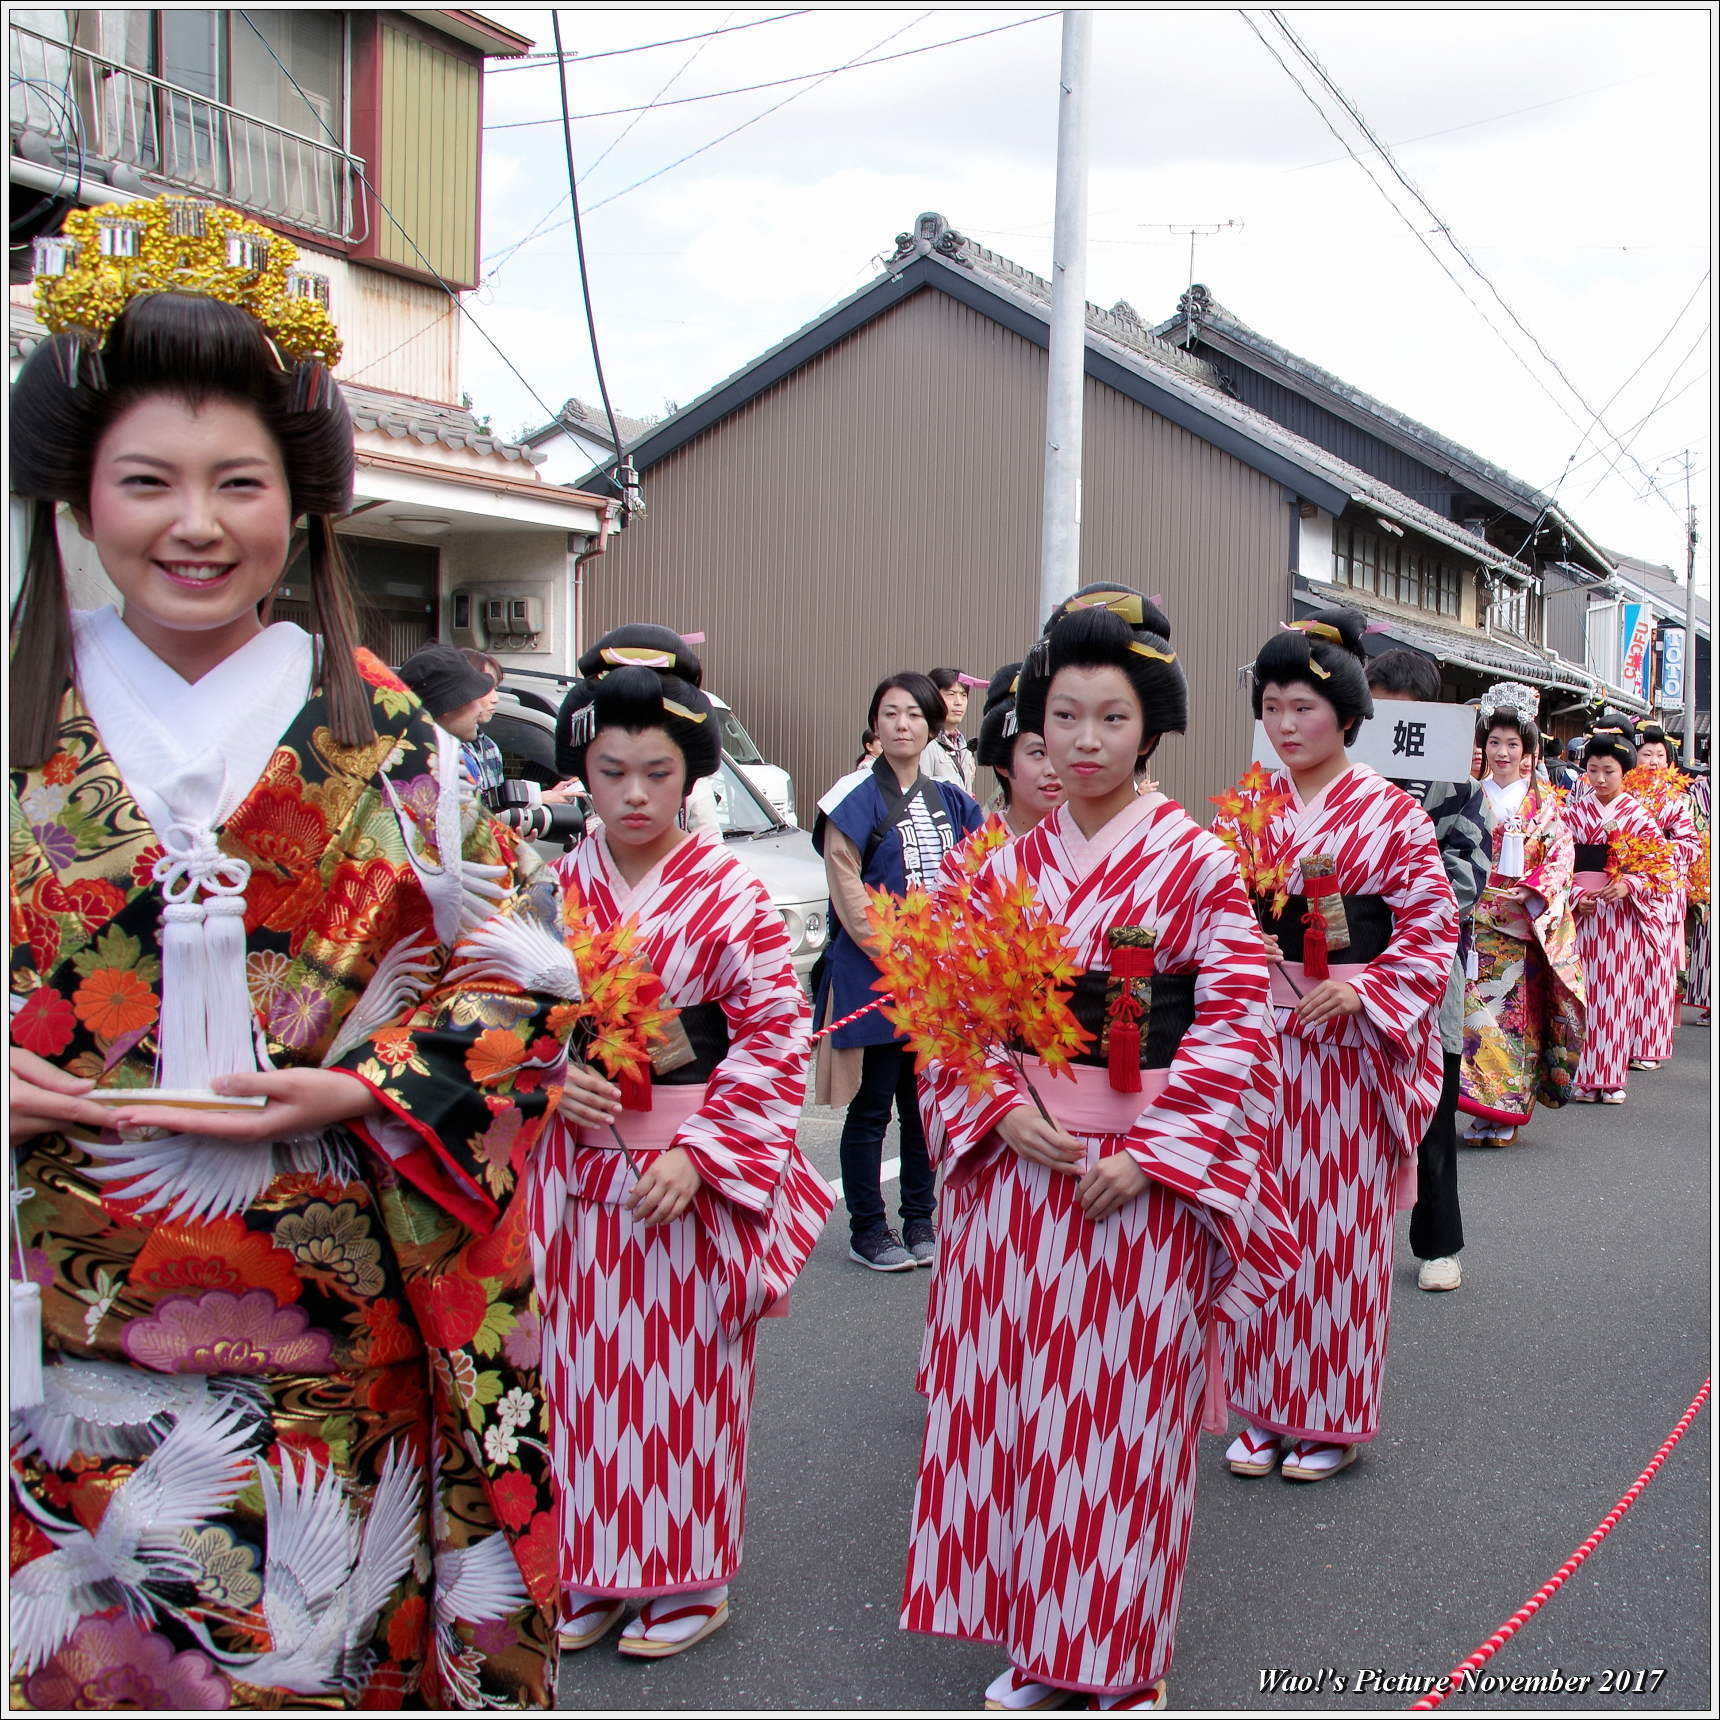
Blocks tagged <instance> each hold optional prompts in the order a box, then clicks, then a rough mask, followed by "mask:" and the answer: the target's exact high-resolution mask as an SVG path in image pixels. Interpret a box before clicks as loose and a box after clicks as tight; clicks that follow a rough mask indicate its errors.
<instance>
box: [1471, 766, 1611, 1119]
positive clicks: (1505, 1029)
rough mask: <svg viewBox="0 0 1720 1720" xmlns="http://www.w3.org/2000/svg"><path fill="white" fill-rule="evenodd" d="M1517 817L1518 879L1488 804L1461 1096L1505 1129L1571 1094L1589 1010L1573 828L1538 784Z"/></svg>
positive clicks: (1501, 829)
mask: <svg viewBox="0 0 1720 1720" xmlns="http://www.w3.org/2000/svg"><path fill="white" fill-rule="evenodd" d="M1518 816H1519V817H1520V818H1521V820H1522V822H1523V824H1524V825H1525V826H1526V827H1527V828H1526V831H1525V834H1524V836H1523V868H1524V869H1523V875H1522V877H1521V878H1511V877H1508V876H1506V875H1505V873H1504V872H1503V871H1501V869H1500V852H1501V849H1502V847H1503V844H1504V838H1505V827H1504V823H1503V821H1502V820H1499V819H1497V818H1496V817H1495V815H1494V814H1493V812H1492V810H1491V803H1489V810H1488V813H1487V822H1488V827H1489V830H1490V833H1491V837H1492V851H1493V874H1492V876H1493V882H1492V885H1491V887H1490V888H1489V889H1488V890H1486V891H1485V892H1484V893H1483V895H1482V897H1481V899H1480V901H1479V902H1477V903H1476V906H1475V915H1474V920H1473V937H1474V949H1475V972H1474V973H1473V974H1472V975H1471V976H1470V978H1469V980H1468V983H1467V984H1466V986H1465V988H1464V1019H1463V1075H1462V1087H1461V1088H1460V1090H1459V1098H1458V1105H1459V1107H1460V1108H1461V1109H1462V1110H1463V1111H1464V1112H1466V1113H1467V1114H1468V1115H1470V1116H1472V1117H1476V1118H1480V1119H1482V1121H1483V1122H1484V1123H1485V1124H1489V1125H1503V1126H1504V1127H1507V1128H1517V1127H1520V1126H1521V1125H1522V1124H1524V1123H1526V1122H1528V1120H1529V1115H1530V1113H1531V1112H1532V1111H1533V1110H1534V1108H1535V1103H1536V1101H1537V1100H1539V1101H1540V1103H1541V1104H1543V1105H1546V1106H1548V1107H1550V1108H1554V1109H1556V1108H1557V1107H1558V1106H1561V1105H1563V1104H1564V1103H1565V1102H1566V1101H1567V1100H1568V1099H1569V1098H1570V1096H1571V1090H1572V1083H1573V1082H1574V1080H1575V1078H1576V1073H1577V1064H1578V1063H1579V1062H1580V1061H1581V1058H1582V1054H1583V1032H1584V1027H1585V1020H1586V1015H1587V1007H1586V1003H1585V992H1584V985H1583V970H1582V964H1581V962H1580V961H1579V960H1578V958H1577V923H1576V919H1575V917H1574V916H1573V914H1572V912H1571V866H1572V862H1573V859H1574V856H1575V847H1574V845H1573V843H1572V841H1571V834H1570V831H1569V830H1567V829H1566V827H1565V821H1564V819H1563V818H1562V817H1561V816H1560V813H1559V809H1558V805H1557V803H1556V802H1555V800H1554V798H1553V796H1552V795H1550V794H1549V793H1548V792H1547V790H1546V789H1544V788H1542V787H1541V786H1540V785H1539V784H1538V783H1537V784H1535V785H1534V786H1532V787H1531V788H1530V790H1529V792H1528V794H1527V796H1526V797H1525V799H1524V801H1523V804H1522V806H1521V808H1520V809H1519V813H1518ZM1517 888H1520V889H1522V890H1524V891H1526V892H1528V899H1527V900H1525V901H1522V902H1516V901H1511V900H1509V899H1508V898H1507V896H1506V895H1505V892H1506V891H1508V890H1511V889H1517ZM1473 1132H1474V1131H1473V1130H1472V1133H1473Z"/></svg>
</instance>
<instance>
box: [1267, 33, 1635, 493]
mask: <svg viewBox="0 0 1720 1720" xmlns="http://www.w3.org/2000/svg"><path fill="white" fill-rule="evenodd" d="M1268 16H1270V17H1271V19H1272V21H1273V23H1275V24H1276V25H1277V26H1278V28H1279V30H1280V31H1281V32H1282V33H1283V35H1284V37H1285V39H1286V40H1287V41H1288V42H1289V43H1290V45H1291V46H1292V47H1293V48H1294V49H1295V50H1296V52H1297V53H1298V54H1300V55H1301V56H1302V58H1303V59H1304V60H1305V61H1307V63H1308V64H1309V66H1311V67H1312V68H1313V71H1314V73H1315V75H1316V76H1317V77H1318V78H1319V79H1320V81H1321V83H1322V84H1324V85H1325V87H1326V88H1327V89H1328V90H1330V91H1331V93H1332V95H1333V96H1334V97H1335V98H1336V100H1337V101H1338V102H1339V103H1340V104H1341V105H1342V107H1343V109H1344V111H1345V112H1346V113H1347V114H1348V115H1349V116H1350V118H1351V119H1352V120H1354V121H1355V123H1356V125H1357V126H1358V127H1360V129H1361V132H1362V135H1363V136H1364V137H1365V138H1366V139H1367V140H1368V142H1369V143H1370V144H1372V145H1373V147H1374V148H1375V150H1377V151H1378V152H1379V156H1380V159H1381V160H1382V161H1384V162H1385V164H1386V166H1387V167H1388V168H1390V169H1391V172H1392V175H1393V177H1394V178H1395V179H1396V180H1397V181H1398V183H1399V184H1400V185H1402V186H1403V188H1404V190H1406V191H1407V192H1408V193H1409V194H1410V196H1411V197H1413V198H1414V199H1415V201H1416V202H1417V203H1418V204H1419V205H1420V206H1421V208H1422V209H1423V210H1424V211H1425V212H1426V213H1427V215H1428V217H1429V219H1430V220H1432V221H1433V223H1434V225H1435V227H1436V228H1437V229H1438V231H1439V232H1440V233H1441V234H1443V235H1444V237H1445V242H1446V243H1447V244H1448V245H1450V247H1451V248H1452V250H1454V251H1455V252H1456V253H1457V254H1458V256H1459V257H1461V258H1462V259H1463V261H1464V263H1465V264H1466V265H1467V266H1468V267H1469V269H1470V271H1471V272H1472V273H1473V274H1474V275H1475V277H1476V279H1477V280H1479V281H1480V282H1481V284H1482V285H1483V286H1484V287H1486V289H1487V290H1488V292H1490V293H1491V294H1492V295H1493V297H1494V299H1495V300H1496V301H1497V303H1498V305H1499V308H1500V309H1501V310H1503V311H1504V313H1505V314H1506V316H1507V317H1509V318H1510V319H1511V322H1512V324H1513V325H1514V326H1515V327H1516V328H1517V329H1518V330H1519V331H1520V332H1521V333H1522V335H1523V336H1524V338H1525V339H1526V340H1527V341H1528V342H1529V344H1530V345H1531V346H1532V347H1534V349H1535V351H1536V352H1537V353H1539V354H1540V356H1541V358H1542V360H1543V361H1544V362H1545V363H1546V364H1547V365H1548V366H1549V368H1550V369H1551V370H1552V372H1553V374H1554V375H1555V376H1557V377H1558V379H1559V380H1560V381H1561V382H1562V383H1563V384H1564V385H1565V387H1566V388H1568V389H1569V390H1570V392H1571V396H1572V398H1573V399H1575V400H1576V402H1577V404H1578V405H1579V406H1581V407H1582V409H1583V410H1584V411H1585V412H1588V413H1589V414H1590V415H1591V419H1592V424H1591V428H1592V427H1593V424H1598V425H1599V426H1600V428H1601V429H1603V430H1605V429H1606V428H1607V426H1606V423H1605V421H1604V419H1603V418H1602V417H1601V414H1600V412H1598V411H1596V410H1595V409H1594V408H1592V407H1591V406H1590V405H1589V403H1588V400H1587V399H1586V398H1585V396H1584V395H1583V392H1582V390H1581V389H1579V388H1578V387H1577V385H1576V384H1575V383H1574V382H1573V381H1572V380H1571V378H1570V377H1569V375H1568V374H1567V373H1566V371H1565V368H1564V366H1563V365H1561V364H1560V363H1559V361H1558V360H1557V359H1556V358H1554V357H1553V355H1552V354H1551V353H1550V352H1549V351H1548V350H1547V348H1546V347H1545V346H1544V345H1543V344H1542V343H1541V341H1540V340H1539V339H1538V338H1537V336H1536V335H1535V333H1534V331H1533V330H1532V329H1531V328H1530V327H1529V326H1528V324H1527V323H1525V322H1524V321H1523V319H1522V318H1521V317H1520V316H1518V314H1517V312H1516V311H1515V310H1514V309H1513V308H1512V307H1511V305H1510V304H1509V303H1508V302H1507V300H1506V298H1505V295H1504V294H1503V293H1501V292H1500V291H1499V289H1498V287H1496V286H1495V285H1494V284H1493V281H1492V279H1491V278H1490V277H1489V275H1488V274H1487V272H1486V270H1484V269H1483V268H1482V267H1481V265H1480V264H1479V263H1478V262H1476V260H1475V258H1474V257H1473V256H1471V255H1470V253H1469V252H1468V250H1467V249H1465V247H1464V246H1463V245H1462V244H1460V243H1459V242H1458V238H1457V235H1456V233H1454V232H1453V231H1452V227H1451V224H1450V222H1448V221H1446V220H1445V219H1443V218H1442V217H1441V216H1440V215H1439V213H1438V212H1437V211H1436V210H1435V209H1434V207H1433V205H1432V204H1431V203H1429V202H1428V200H1427V198H1426V197H1425V196H1423V195H1422V192H1421V189H1420V187H1418V186H1417V185H1415V184H1414V183H1413V182H1412V181H1411V180H1410V179H1409V177H1408V176H1407V175H1406V174H1405V173H1404V171H1403V169H1402V168H1401V167H1399V166H1398V164H1397V161H1396V158H1395V157H1394V156H1393V155H1392V153H1391V150H1390V149H1389V148H1387V146H1386V145H1385V144H1384V143H1383V142H1382V141H1381V140H1380V138H1379V137H1378V136H1377V135H1376V134H1375V132H1374V130H1373V128H1372V127H1371V126H1370V125H1369V124H1368V122H1367V121H1366V120H1365V119H1364V118H1363V117H1362V114H1361V112H1360V110H1359V109H1358V108H1357V107H1356V105H1355V103H1354V102H1352V101H1351V100H1350V98H1349V97H1348V96H1346V95H1345V94H1344V92H1343V91H1342V90H1341V89H1340V88H1339V87H1338V85H1337V84H1336V82H1334V80H1333V79H1332V77H1331V74H1330V73H1328V72H1327V70H1326V68H1325V67H1324V66H1323V65H1321V64H1320V62H1319V60H1318V59H1317V58H1316V57H1315V55H1314V53H1313V52H1312V50H1310V49H1309V48H1308V47H1307V45H1306V44H1305V43H1304V42H1303V41H1302V39H1301V38H1300V37H1299V36H1298V35H1297V34H1296V32H1295V31H1294V30H1292V29H1291V28H1290V26H1289V24H1287V23H1286V22H1285V20H1284V15H1283V13H1281V12H1278V11H1271V12H1269V13H1268ZM1607 433H1608V435H1609V436H1610V435H1611V432H1610V431H1608V432H1607ZM1584 434H1585V436H1586V435H1587V434H1588V431H1587V430H1585V431H1584ZM1625 457H1626V458H1627V459H1629V460H1630V462H1631V464H1632V465H1634V466H1636V468H1637V470H1638V471H1639V472H1642V474H1643V476H1644V477H1645V478H1647V476H1648V474H1647V473H1646V472H1644V471H1643V468H1642V466H1641V464H1640V462H1638V461H1637V460H1636V458H1635V456H1634V455H1632V454H1630V453H1629V452H1628V450H1626V451H1625Z"/></svg>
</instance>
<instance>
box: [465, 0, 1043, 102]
mask: <svg viewBox="0 0 1720 1720" xmlns="http://www.w3.org/2000/svg"><path fill="white" fill-rule="evenodd" d="M1059 15H1060V14H1058V13H1056V12H1036V13H1035V14H1034V15H1033V16H1032V17H1031V18H1017V19H1016V20H1015V21H1014V22H1013V23H1010V24H996V25H994V26H993V27H992V28H991V29H989V30H974V31H972V32H971V33H970V34H968V35H966V36H951V37H950V38H949V40H948V41H946V42H928V43H927V44H926V45H925V46H924V47H923V48H904V49H903V50H902V51H901V53H899V54H885V55H883V56H882V57H881V58H879V59H876V60H867V61H866V62H865V64H866V65H867V66H886V65H888V64H889V63H890V62H891V61H892V60H907V59H911V58H912V57H913V56H914V55H915V54H930V53H934V52H935V51H936V50H937V49H939V48H953V47H955V46H956V45H957V44H958V43H960V42H977V41H978V40H979V39H980V38H981V37H982V36H1000V35H1002V34H1003V32H1004V31H1005V30H1019V29H1020V28H1021V27H1022V25H1024V24H1038V23H1040V22H1042V21H1043V20H1044V19H1046V18H1056V17H1058V16H1059ZM931 16H932V14H931V13H930V12H928V13H926V14H925V18H929V17H931ZM925 18H920V19H916V20H915V22H916V23H924V22H925ZM901 33H902V32H901V31H900V30H898V31H896V32H895V33H894V35H895V36H899V35H901ZM893 39H894V36H886V37H885V38H884V40H885V41H886V42H888V41H892V40H893ZM857 64H858V61H857V60H849V61H847V62H846V63H845V64H843V65H840V66H832V67H830V68H829V70H827V71H823V72H796V73H795V75H794V76H793V77H791V78H772V79H770V80H769V82H767V83H762V84H742V85H740V86H739V87H738V88H736V89H732V90H711V91H709V92H708V93H707V94H705V95H702V96H677V97H676V98H675V100H674V101H672V102H664V103H662V104H661V105H662V106H663V107H684V106H686V105H687V104H688V103H689V102H714V101H720V100H721V99H722V98H723V97H724V96H745V95H753V94H756V93H757V92H758V91H759V90H775V89H780V88H781V87H782V86H783V85H784V84H798V83H801V82H802V81H804V80H805V79H807V78H817V79H818V80H819V81H820V82H823V80H824V79H826V78H833V77H835V76H836V74H837V73H838V72H848V71H852V70H854V69H855V66H856V65H857ZM650 105H652V104H647V106H650ZM644 111H645V109H644V108H636V107H621V108H602V109H600V110H598V111H597V112H595V113H577V114H575V115H574V116H573V117H574V118H575V119H577V120H587V119H617V118H619V117H620V116H621V115H622V114H629V113H642V112H644ZM556 123H557V122H556V121H555V120H554V119H510V120H503V121H501V122H499V123H498V124H496V125H487V126H485V127H484V130H485V131H524V130H527V129H528V128H530V127H532V126H539V125H555V124H556Z"/></svg>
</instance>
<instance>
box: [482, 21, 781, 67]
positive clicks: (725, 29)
mask: <svg viewBox="0 0 1720 1720" xmlns="http://www.w3.org/2000/svg"><path fill="white" fill-rule="evenodd" d="M811 10H812V8H811V7H810V6H803V7H801V9H800V10H799V11H798V12H777V13H775V14H774V15H772V16H771V17H769V18H754V19H752V20H751V21H750V22H748V23H745V24H724V25H723V26H722V27H721V28H720V29H716V30H701V31H699V33H698V34H697V35H695V36H670V37H668V38H667V39H666V40H665V41H661V42H640V43H639V44H638V45H637V46H635V47H632V48H600V49H599V50H598V51H597V52H596V53H595V54H580V53H573V54H559V53H552V54H521V55H520V56H519V57H518V58H517V59H512V60H509V61H508V63H507V64H506V65H505V66H489V67H486V68H485V75H486V76H487V77H492V78H493V77H495V76H496V74H497V73H498V72H533V71H536V70H537V69H538V67H539V66H547V65H549V64H551V63H552V62H553V61H556V60H563V61H567V60H575V61H577V62H578V63H579V64H580V65H587V64H589V63H590V62H591V61H592V60H613V59H614V58H616V56H617V55H620V54H644V53H649V52H650V50H651V49H652V48H675V47H679V46H680V45H681V43H683V42H708V41H710V40H711V38H712V37H714V36H728V35H732V34H733V33H734V32H735V31H736V30H756V29H757V28H758V27H759V25H760V24H780V23H781V22H782V21H783V20H784V19H785V18H804V17H806V15H807V14H808V13H809V12H810V11H811ZM729 16H730V17H731V18H732V17H733V16H734V14H733V13H732V12H731V13H730V14H729Z"/></svg>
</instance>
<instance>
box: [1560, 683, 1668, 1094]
mask: <svg viewBox="0 0 1720 1720" xmlns="http://www.w3.org/2000/svg"><path fill="white" fill-rule="evenodd" d="M1625 720H1628V719H1620V720H1611V719H1609V718H1608V717H1603V718H1602V720H1601V722H1600V723H1599V724H1597V726H1596V727H1595V729H1594V731H1593V732H1592V733H1591V734H1590V736H1589V739H1588V744H1587V745H1586V746H1585V747H1584V748H1583V777H1584V784H1585V787H1586V788H1587V790H1588V792H1587V793H1585V794H1573V795H1572V796H1571V798H1570V801H1569V802H1568V803H1567V805H1566V807H1565V824H1566V826H1567V827H1568V828H1569V830H1570V832H1571V840H1572V841H1573V842H1574V843H1575V844H1576V849H1577V852H1576V871H1575V876H1574V877H1573V879H1572V897H1573V904H1574V908H1575V912H1576V916H1577V954H1578V955H1579V956H1580V957H1581V959H1582V964H1583V978H1584V980H1585V982H1586V984H1587V987H1588V996H1589V1020H1588V1034H1587V1037H1586V1038H1585V1039H1584V1041H1583V1060H1582V1062H1581V1063H1579V1064H1578V1065H1577V1090H1576V1092H1575V1093H1574V1094H1573V1095H1572V1097H1573V1098H1575V1099H1576V1100H1578V1101H1579V1102H1580V1103H1583V1104H1591V1105H1592V1104H1594V1103H1595V1102H1596V1101H1597V1100H1598V1101H1599V1102H1600V1103H1602V1104H1606V1105H1622V1104H1623V1103H1624V1100H1625V1082H1626V1080H1627V1079H1628V1076H1627V1073H1626V1071H1627V1070H1628V1069H1629V1068H1630V1064H1631V1058H1632V1057H1633V1056H1634V1055H1635V1051H1636V1047H1637V1045H1638V1044H1639V1043H1640V1034H1641V1031H1642V1028H1641V1023H1642V1020H1643V1018H1644V1017H1645V1016H1646V1015H1647V1014H1648V1013H1649V1012H1650V1011H1651V1010H1652V1009H1654V1008H1655V1007H1656V1006H1657V1004H1658V1003H1659V1001H1660V1000H1659V998H1658V997H1657V996H1656V995H1655V993H1654V991H1653V989H1652V987H1653V985H1654V981H1655V977H1656V971H1657V970H1656V968H1655V965H1654V962H1653V960H1652V957H1651V952H1652V951H1653V949H1654V947H1655V943H1654V940H1655V938H1656V937H1657V936H1658V935H1659V926H1660V915H1659V910H1658V908H1657V907H1656V905H1655V902H1654V900H1653V897H1654V894H1655V891H1654V889H1653V886H1652V883H1651V881H1650V880H1649V879H1648V878H1646V877H1643V876H1640V875H1636V874H1633V873H1630V872H1619V873H1618V874H1617V875H1616V876H1613V877H1610V878H1609V877H1608V875H1607V845H1608V843H1609V842H1610V840H1611V839H1612V838H1613V837H1614V836H1615V835H1629V836H1635V837H1638V838H1652V837H1657V836H1659V834H1660V828H1659V826H1658V825H1657V824H1656V823H1655V821H1654V819H1653V818H1651V817H1650V816H1649V814H1648V812H1647V811H1646V810H1645V809H1644V808H1643V807H1642V806H1641V805H1640V804H1638V802H1637V800H1636V799H1635V797H1634V796H1633V795H1631V794H1629V793H1627V792H1626V790H1625V786H1624V777H1625V772H1626V771H1628V770H1630V769H1631V768H1632V767H1633V766H1634V765H1635V763H1636V748H1635V747H1634V746H1633V745H1632V744H1631V742H1630V740H1629V739H1628V738H1627V732H1626V730H1625V729H1624V727H1623V722H1624V721H1625Z"/></svg>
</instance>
